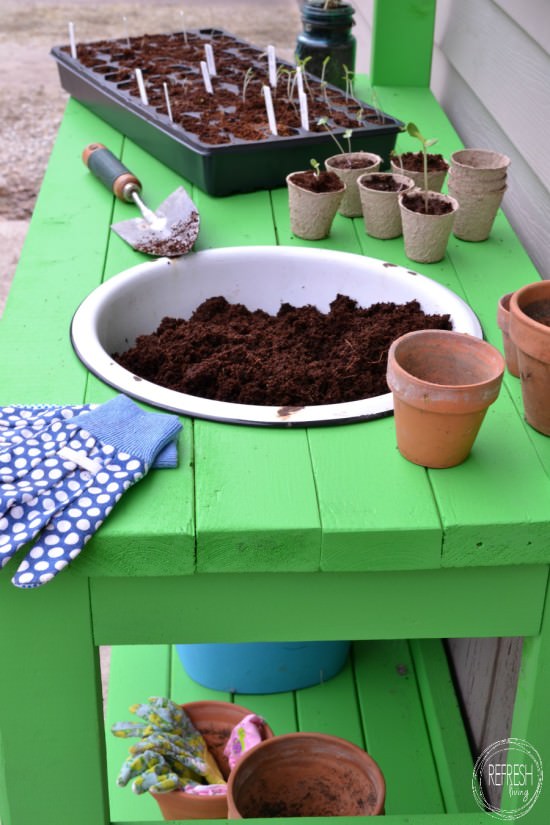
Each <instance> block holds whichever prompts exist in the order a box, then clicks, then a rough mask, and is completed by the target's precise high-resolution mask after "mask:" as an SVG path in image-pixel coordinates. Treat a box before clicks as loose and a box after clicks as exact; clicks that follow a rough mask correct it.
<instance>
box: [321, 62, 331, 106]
mask: <svg viewBox="0 0 550 825" xmlns="http://www.w3.org/2000/svg"><path fill="white" fill-rule="evenodd" d="M329 61H330V54H327V56H326V57H325V59H324V60H323V63H322V66H321V89H322V91H323V97H324V99H325V103H326V105H327V107H330V103H329V99H328V95H327V86H328V82H327V81H326V80H325V74H326V71H327V66H328V64H329Z"/></svg>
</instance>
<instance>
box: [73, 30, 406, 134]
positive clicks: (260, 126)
mask: <svg viewBox="0 0 550 825" xmlns="http://www.w3.org/2000/svg"><path fill="white" fill-rule="evenodd" d="M206 43H208V44H210V45H211V46H212V48H213V51H214V59H215V64H216V72H217V73H216V75H215V76H214V77H212V78H211V82H212V87H213V90H214V93H213V94H209V93H208V92H207V91H206V89H205V87H204V82H203V80H202V75H201V69H200V62H201V61H202V60H205V53H204V46H205V44H206ZM62 51H65V52H67V53H68V52H69V51H70V50H69V47H68V46H64V47H63V48H62ZM77 58H78V61H79V62H80V63H81V64H82V66H84V67H86V69H87V70H89V71H90V72H91V73H92V74H97V75H98V77H100V78H101V83H102V84H104V85H105V86H107V87H111V88H112V89H113V90H115V89H116V90H117V91H118V92H120V93H122V94H123V95H129V96H130V97H131V98H132V99H133V100H134V102H136V101H138V100H139V89H138V85H137V81H136V78H135V70H136V68H140V69H141V71H142V73H143V78H144V82H145V86H146V90H147V97H148V100H149V105H150V107H151V108H152V109H153V110H154V111H156V112H158V113H160V114H162V115H167V114H168V108H167V105H166V100H165V94H164V86H163V84H164V83H166V84H167V89H168V94H169V99H170V108H171V112H172V118H173V123H174V124H175V125H176V126H179V127H181V128H182V129H183V130H184V131H185V132H187V133H188V134H189V135H190V136H192V137H193V138H194V139H197V140H199V141H201V142H202V143H205V144H216V145H220V144H228V143H235V142H240V141H241V140H245V141H258V140H269V139H271V137H272V136H271V133H270V130H269V127H268V122H267V115H266V109H265V100H264V97H263V93H262V85H264V84H266V83H267V82H268V78H267V58H266V55H265V52H264V51H262V50H260V49H256V48H254V47H252V46H250V45H248V44H246V43H244V42H243V41H241V40H238V39H237V38H234V37H232V36H230V35H226V34H224V33H223V32H221V31H220V30H215V29H212V30H206V29H205V30H199V31H189V32H187V38H186V39H185V38H184V35H183V33H181V32H180V33H174V34H157V35H147V34H146V35H143V37H131V38H129V39H126V38H124V39H122V40H102V41H98V42H95V43H87V44H86V43H78V44H77ZM285 67H286V68H285ZM278 68H279V70H280V71H279V73H278V78H277V86H276V88H275V89H273V90H272V96H273V105H274V108H275V117H276V121H277V130H278V133H279V135H280V136H281V137H285V136H292V135H297V134H300V133H301V119H300V108H299V104H298V97H297V92H296V83H295V80H294V79H293V69H294V67H292V66H291V65H290V64H285V63H283V61H278ZM245 78H247V80H246V83H245ZM245 86H246V88H245ZM306 92H307V97H308V110H309V121H310V131H311V132H323V131H325V129H326V128H327V127H328V128H329V129H334V128H344V129H345V128H352V129H358V128H360V127H362V126H368V125H369V124H370V123H385V122H390V121H392V120H393V119H392V118H390V117H389V116H386V115H383V114H382V113H380V112H378V111H377V110H376V109H374V108H372V107H370V106H368V104H366V103H364V102H360V101H358V100H355V99H354V98H350V97H346V95H345V93H344V92H343V91H342V92H340V90H337V89H336V90H335V89H330V90H329V89H327V88H326V87H324V86H323V85H322V84H321V83H320V81H318V80H314V79H313V77H311V76H307V77H306ZM320 118H326V119H327V125H326V126H323V125H319V124H318V122H317V121H318V120H319V119H320Z"/></svg>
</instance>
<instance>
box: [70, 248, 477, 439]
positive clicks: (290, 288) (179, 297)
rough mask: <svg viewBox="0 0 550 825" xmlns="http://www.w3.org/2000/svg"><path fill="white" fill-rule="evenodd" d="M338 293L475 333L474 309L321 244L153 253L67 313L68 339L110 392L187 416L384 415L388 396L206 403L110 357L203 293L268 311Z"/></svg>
mask: <svg viewBox="0 0 550 825" xmlns="http://www.w3.org/2000/svg"><path fill="white" fill-rule="evenodd" d="M338 293H341V294H343V295H348V296H349V297H350V298H352V299H355V300H356V301H357V302H358V304H359V305H360V306H362V307H369V306H371V305H372V304H374V303H378V302H385V301H394V302H396V303H405V302H407V301H411V300H413V299H416V300H418V302H419V303H420V306H421V308H422V310H423V311H424V312H426V313H434V314H441V313H449V314H450V316H451V321H452V325H453V329H454V330H456V331H458V332H468V333H470V334H471V335H476V336H479V337H481V334H482V333H481V327H480V325H479V322H478V320H477V318H476V316H475V314H474V312H473V311H472V310H471V308H470V307H469V306H468V305H467V304H466V303H465V302H464V301H463V300H462V299H461V298H459V297H458V295H456V294H455V293H454V292H451V291H450V290H449V289H447V288H446V287H444V286H441V285H440V284H438V283H436V282H435V281H433V280H431V278H426V277H425V276H424V275H420V274H418V273H416V272H412V271H411V270H410V269H408V268H407V269H406V268H404V267H400V266H396V265H395V264H390V263H388V262H387V261H379V260H375V259H374V258H367V257H365V256H363V255H354V254H350V253H346V252H335V251H332V250H329V249H313V248H310V247H302V248H299V247H284V246H256V247H254V246H249V247H232V248H221V249H208V250H205V251H203V252H196V253H190V254H189V255H186V256H185V257H183V258H172V259H168V258H159V259H158V260H155V261H149V262H147V263H143V264H139V265H138V266H135V267H132V268H131V269H128V270H126V271H125V272H121V273H120V274H119V275H115V276H114V277H112V278H109V280H108V281H106V282H105V283H104V284H102V285H101V286H99V287H97V289H95V290H94V291H93V292H92V293H91V294H90V295H89V296H88V297H87V298H86V299H85V300H84V301H83V303H82V304H81V305H80V307H79V308H78V309H77V311H76V313H75V315H74V318H73V321H72V324H71V339H72V344H73V347H74V349H75V351H76V353H77V355H78V357H79V358H80V359H81V360H82V361H83V363H84V364H85V365H86V366H87V367H88V369H89V370H90V371H91V372H92V373H94V375H97V376H98V377H99V378H101V379H102V380H103V381H105V382H106V383H107V384H109V385H110V386H112V387H115V388H116V389H117V390H118V391H119V392H123V393H125V394H126V395H129V396H130V397H131V398H136V399H137V400H139V401H144V402H146V403H148V404H152V405H153V406H155V407H160V408H162V409H166V410H171V411H173V412H178V413H183V414H185V415H190V416H193V417H195V418H209V419H214V420H216V421H225V422H231V423H239V424H255V425H263V426H265V425H267V426H279V427H280V426H283V427H288V426H304V425H311V424H321V423H323V424H330V423H333V424H334V423H343V422H347V421H363V420H366V419H370V418H378V417H380V416H382V415H388V414H390V413H391V411H392V409H393V401H392V395H391V393H390V392H387V393H384V394H382V395H378V396H375V397H374V398H367V399H362V400H357V401H351V402H346V403H339V404H319V405H311V406H305V407H300V408H285V407H277V406H262V405H254V404H237V403H232V402H226V401H212V400H210V399H207V398H201V397H199V396H195V395H190V394H186V393H182V392H177V391H175V390H170V389H166V388H165V387H161V386H159V385H158V384H155V383H153V382H151V381H146V380H136V377H135V376H134V375H133V374H132V372H130V371H129V370H127V369H124V368H123V367H121V366H120V365H119V364H117V363H116V361H115V360H114V359H113V358H112V353H114V352H124V351H126V350H127V349H128V348H129V347H132V346H133V345H134V343H135V341H136V338H137V336H138V335H142V334H148V333H152V332H154V331H155V330H156V329H157V327H158V325H159V324H160V322H161V320H162V319H163V318H164V317H165V316H167V315H169V316H172V317H176V318H189V317H190V315H191V314H192V313H193V311H194V310H195V309H196V308H197V307H198V306H199V305H200V304H201V303H202V302H203V301H205V300H206V299H207V298H212V297H214V296H218V295H220V296H223V297H224V298H226V299H227V300H228V301H229V302H231V303H242V304H244V305H245V306H246V307H248V309H250V310H256V309H263V310H265V311H266V312H269V313H271V314H276V313H277V311H278V310H279V308H280V306H281V304H282V303H284V302H287V303H289V304H291V305H292V306H296V307H301V306H305V305H307V304H313V305H314V306H316V307H318V309H319V310H321V311H322V312H328V310H329V307H330V303H331V302H332V301H334V299H335V298H336V296H337V295H338Z"/></svg>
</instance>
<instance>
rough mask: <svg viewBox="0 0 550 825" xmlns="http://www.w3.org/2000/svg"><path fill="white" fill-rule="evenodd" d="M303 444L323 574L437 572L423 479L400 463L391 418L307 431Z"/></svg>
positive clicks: (432, 510)
mask: <svg viewBox="0 0 550 825" xmlns="http://www.w3.org/2000/svg"><path fill="white" fill-rule="evenodd" d="M308 438H309V443H310V446H311V453H312V461H313V470H314V473H315V480H316V484H317V490H318V496H319V502H320V512H321V518H322V524H323V543H322V551H321V553H322V555H321V568H322V569H323V570H364V569H365V567H368V568H369V569H370V570H387V569H390V568H391V569H421V568H425V567H438V566H439V564H440V558H441V542H442V530H441V525H440V521H439V516H438V513H437V509H436V507H435V504H434V501H433V497H432V493H431V489H430V485H429V482H428V479H427V476H426V471H425V470H424V469H423V468H421V467H417V466H415V465H413V464H410V463H409V462H403V460H402V458H401V456H400V455H399V453H398V451H397V448H396V444H395V430H394V423H393V417H391V418H386V419H382V420H379V421H369V422H364V423H361V424H353V425H349V426H346V427H336V428H333V430H332V431H331V432H330V433H327V431H326V428H312V429H310V430H309V432H308ZM382 467H383V468H384V471H383V472H384V481H383V483H381V481H380V471H381V468H382ZM388 489H391V490H392V495H391V496H389V495H388V494H387V491H388ZM396 501H399V507H396V506H395V502H396ZM411 523H414V525H415V530H414V533H411V531H410V529H409V526H410V524H411Z"/></svg>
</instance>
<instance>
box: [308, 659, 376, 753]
mask: <svg viewBox="0 0 550 825" xmlns="http://www.w3.org/2000/svg"><path fill="white" fill-rule="evenodd" d="M296 709H297V712H298V725H299V728H300V730H301V731H315V732H316V733H324V734H327V735H328V736H340V737H341V738H342V739H347V740H348V741H349V742H353V743H354V745H357V746H358V747H359V748H363V749H364V748H365V741H364V738H363V730H362V727H361V719H360V714H359V709H358V707H357V697H356V694H355V679H354V672H353V665H352V661H351V657H350V658H349V659H348V661H347V662H346V664H345V666H344V668H343V669H342V670H341V671H340V673H338V674H337V675H336V676H333V677H332V679H328V680H327V681H326V682H322V683H321V684H320V685H313V686H312V687H308V688H303V689H302V690H297V691H296Z"/></svg>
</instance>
